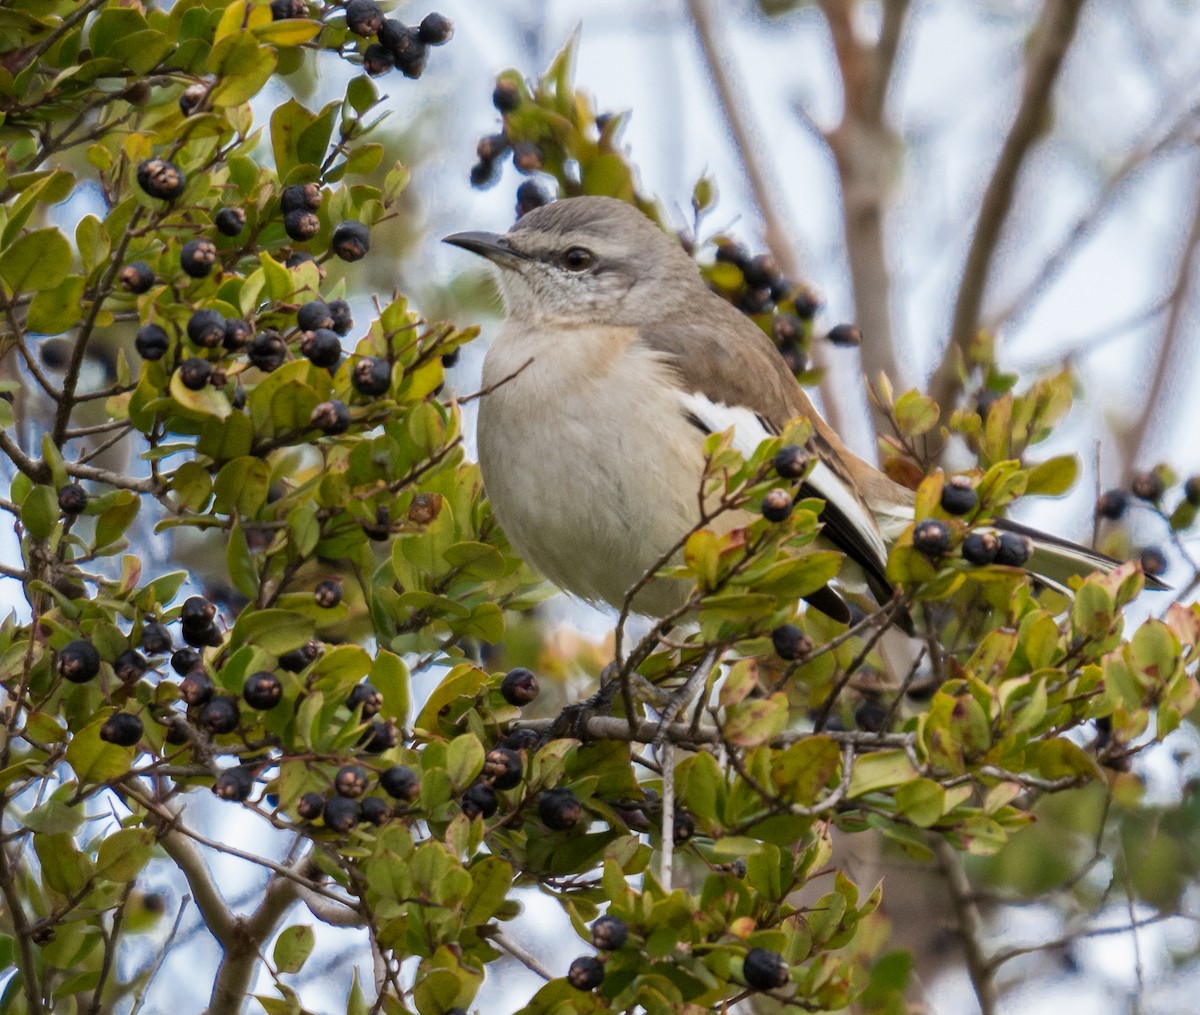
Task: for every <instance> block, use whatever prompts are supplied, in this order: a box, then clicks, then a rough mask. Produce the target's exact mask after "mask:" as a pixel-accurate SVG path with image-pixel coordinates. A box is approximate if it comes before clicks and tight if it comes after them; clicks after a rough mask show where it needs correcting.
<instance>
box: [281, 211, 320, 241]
mask: <svg viewBox="0 0 1200 1015" xmlns="http://www.w3.org/2000/svg"><path fill="white" fill-rule="evenodd" d="M283 231H284V232H285V233H287V234H288V236H290V237H291V238H292V239H293V240H296V241H298V242H301V243H303V242H304V241H305V240H311V239H312V238H313V237H314V236H316V235H317V233H319V232H320V231H321V220H320V219H319V218H317V214H316V212H311V211H307V210H305V209H302V208H301V209H297V210H296V211H289V212H288V213H287V214H286V215H284V216H283Z"/></svg>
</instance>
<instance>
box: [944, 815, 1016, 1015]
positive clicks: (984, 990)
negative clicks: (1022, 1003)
mask: <svg viewBox="0 0 1200 1015" xmlns="http://www.w3.org/2000/svg"><path fill="white" fill-rule="evenodd" d="M930 838H931V842H932V846H933V852H934V855H935V856H936V857H937V862H938V867H939V868H940V869H941V872H942V878H943V880H944V881H945V883H946V891H947V894H948V895H949V896H950V904H951V906H952V907H953V909H954V915H955V918H956V920H957V921H958V937H959V941H960V942H961V944H962V949H963V956H964V958H965V959H966V963H967V974H968V975H969V976H970V978H971V986H972V987H973V988H974V989H975V998H976V1000H978V1001H979V1015H996V1006H997V1004H998V1003H999V1000H1000V999H999V996H998V992H997V990H996V980H995V976H994V973H995V967H994V965H993V963H992V960H991V959H990V958H989V957H988V955H987V953H986V952H985V951H984V947H983V919H982V918H981V917H980V915H979V907H978V906H976V904H975V897H974V893H973V892H972V891H971V883H970V882H969V881H968V880H967V873H966V871H965V870H964V869H963V865H962V858H961V857H960V856H959V855H958V853H957V852H956V851H955V849H954V847H953V846H951V845H950V844H949V843H948V842H947V841H946V840H945V839H943V838H942V837H941V836H940V835H934V836H931V837H930Z"/></svg>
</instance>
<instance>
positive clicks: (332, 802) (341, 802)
mask: <svg viewBox="0 0 1200 1015" xmlns="http://www.w3.org/2000/svg"><path fill="white" fill-rule="evenodd" d="M322 816H323V817H324V818H325V826H326V827H327V828H332V829H333V830H334V831H335V832H348V831H350V830H351V829H352V828H353V827H354V826H355V825H357V824H358V801H357V800H351V799H350V798H349V797H345V796H331V797H330V798H329V799H328V800H327V801H326V803H325V809H324V811H323V812H322Z"/></svg>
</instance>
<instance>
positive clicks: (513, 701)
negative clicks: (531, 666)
mask: <svg viewBox="0 0 1200 1015" xmlns="http://www.w3.org/2000/svg"><path fill="white" fill-rule="evenodd" d="M539 690H541V689H540V688H539V687H538V679H537V677H536V676H534V674H533V673H532V672H530V671H529V670H527V669H525V668H524V667H520V666H519V667H517V668H516V669H515V670H509V671H508V672H507V673H506V674H505V675H504V680H503V681H502V682H501V684H500V694H501V695H502V696H503V697H504V700H505V701H507V702H508V703H509V704H510V705H516V706H517V707H520V706H522V705H528V704H529V703H530V702H531V701H533V700H534V699H535V698H536V697H537V696H538V691H539Z"/></svg>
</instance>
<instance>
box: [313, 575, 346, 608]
mask: <svg viewBox="0 0 1200 1015" xmlns="http://www.w3.org/2000/svg"><path fill="white" fill-rule="evenodd" d="M313 599H315V600H316V603H317V605H318V606H319V607H321V608H322V609H323V610H331V609H333V608H334V607H335V606H337V605H338V603H340V602H341V601H342V583H341V582H340V581H339V580H338V579H336V578H326V579H324V580H323V581H319V582H317V585H316V588H314V589H313Z"/></svg>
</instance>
